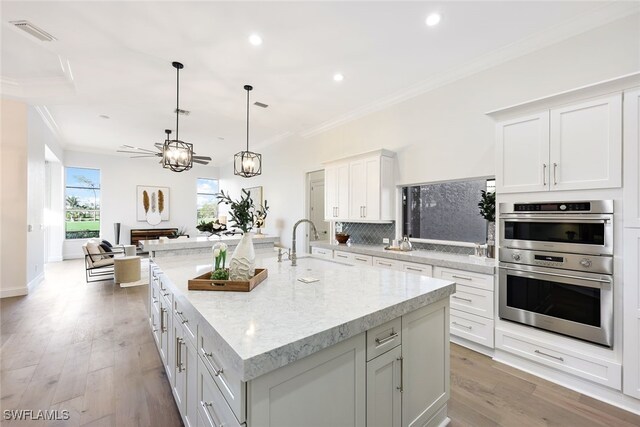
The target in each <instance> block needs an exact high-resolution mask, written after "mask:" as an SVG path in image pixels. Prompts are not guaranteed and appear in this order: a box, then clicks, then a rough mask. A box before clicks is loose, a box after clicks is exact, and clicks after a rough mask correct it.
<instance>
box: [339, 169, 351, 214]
mask: <svg viewBox="0 0 640 427" xmlns="http://www.w3.org/2000/svg"><path fill="white" fill-rule="evenodd" d="M337 169H338V170H337V176H338V184H337V187H338V190H337V193H338V196H337V202H338V203H337V216H336V219H338V220H346V219H348V218H349V164H346V163H345V164H342V165H339V166H338V167H337Z"/></svg>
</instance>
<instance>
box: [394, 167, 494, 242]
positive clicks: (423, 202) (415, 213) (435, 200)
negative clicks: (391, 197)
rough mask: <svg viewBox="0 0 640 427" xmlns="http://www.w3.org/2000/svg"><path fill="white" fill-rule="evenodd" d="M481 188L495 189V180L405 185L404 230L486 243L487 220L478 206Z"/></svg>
mask: <svg viewBox="0 0 640 427" xmlns="http://www.w3.org/2000/svg"><path fill="white" fill-rule="evenodd" d="M482 190H485V191H487V192H493V191H495V180H494V179H486V178H479V179H468V180H461V181H448V182H438V183H433V184H424V185H415V186H409V187H403V188H402V234H403V235H408V236H409V237H411V239H412V240H417V241H425V242H434V243H445V242H451V243H452V244H462V245H464V246H467V245H471V244H473V243H485V242H486V241H487V221H485V219H484V218H482V216H481V215H480V211H479V209H478V202H479V201H480V198H481V197H482V195H481V191H482ZM454 242H455V243H454Z"/></svg>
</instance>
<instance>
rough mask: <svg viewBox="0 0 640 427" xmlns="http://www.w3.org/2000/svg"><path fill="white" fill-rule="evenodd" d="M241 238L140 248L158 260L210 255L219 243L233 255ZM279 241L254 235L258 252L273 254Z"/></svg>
mask: <svg viewBox="0 0 640 427" xmlns="http://www.w3.org/2000/svg"><path fill="white" fill-rule="evenodd" d="M241 238H242V236H241V235H237V236H211V237H204V236H198V237H188V238H178V239H157V240H156V239H154V240H141V241H140V247H141V248H142V250H143V251H144V252H149V256H150V257H151V258H157V257H167V256H175V255H198V254H203V255H204V254H210V253H211V247H212V246H213V245H215V244H216V243H218V242H223V243H226V244H227V246H228V247H229V250H230V252H229V253H230V254H231V253H232V252H233V249H235V247H236V246H237V245H238V242H240V239H241ZM279 240H280V239H279V238H278V237H274V236H268V235H266V234H254V236H253V246H254V248H255V250H256V252H271V251H272V250H273V245H274V244H275V243H277V242H278V241H279Z"/></svg>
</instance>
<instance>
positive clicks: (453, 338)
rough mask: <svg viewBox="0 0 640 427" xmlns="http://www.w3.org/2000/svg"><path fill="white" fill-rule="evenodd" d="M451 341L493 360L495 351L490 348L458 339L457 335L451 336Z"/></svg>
mask: <svg viewBox="0 0 640 427" xmlns="http://www.w3.org/2000/svg"><path fill="white" fill-rule="evenodd" d="M449 341H451V342H452V343H454V344H458V345H459V346H462V347H466V348H468V349H469V350H473V351H475V352H476V353H480V354H484V355H485V356H489V357H491V358H493V355H494V353H495V350H494V349H493V348H490V347H485V346H483V345H480V344H477V343H475V342H473V341H469V340H467V339H464V338H461V337H458V336H456V335H449Z"/></svg>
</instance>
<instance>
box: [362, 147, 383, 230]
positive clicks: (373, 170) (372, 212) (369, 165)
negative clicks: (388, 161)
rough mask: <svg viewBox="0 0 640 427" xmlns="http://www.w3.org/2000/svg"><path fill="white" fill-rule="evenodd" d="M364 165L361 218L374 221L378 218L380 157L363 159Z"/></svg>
mask: <svg viewBox="0 0 640 427" xmlns="http://www.w3.org/2000/svg"><path fill="white" fill-rule="evenodd" d="M365 167H366V171H367V172H366V175H365V176H366V178H365V179H366V181H365V189H364V193H365V197H366V200H365V203H364V209H363V218H364V219H369V220H374V221H375V220H379V219H380V185H381V184H380V173H381V172H380V157H374V158H371V159H367V160H365Z"/></svg>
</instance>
